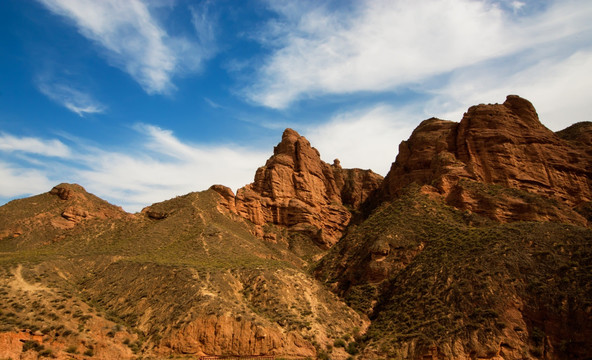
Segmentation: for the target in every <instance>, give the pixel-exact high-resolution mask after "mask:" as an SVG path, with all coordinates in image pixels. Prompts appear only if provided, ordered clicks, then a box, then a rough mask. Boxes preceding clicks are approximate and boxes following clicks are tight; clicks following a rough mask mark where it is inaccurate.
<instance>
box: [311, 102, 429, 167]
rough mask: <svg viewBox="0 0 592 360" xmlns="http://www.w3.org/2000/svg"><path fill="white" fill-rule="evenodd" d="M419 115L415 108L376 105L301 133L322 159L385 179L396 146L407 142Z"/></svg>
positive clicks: (396, 149) (419, 118) (419, 117)
mask: <svg viewBox="0 0 592 360" xmlns="http://www.w3.org/2000/svg"><path fill="white" fill-rule="evenodd" d="M421 120H424V119H423V118H422V115H421V114H420V113H419V112H418V111H417V109H411V108H408V109H395V108H393V107H392V106H388V105H383V104H381V105H377V106H374V107H371V108H367V109H364V110H358V111H353V112H345V113H341V114H338V115H336V116H334V117H333V118H332V119H331V120H330V121H329V122H327V123H325V124H323V125H320V126H313V127H310V128H308V129H306V130H305V134H304V135H305V136H306V138H307V139H308V140H310V142H311V144H312V145H313V146H314V147H316V148H317V149H318V150H319V152H320V153H321V156H322V157H323V160H325V161H326V162H329V163H331V162H332V161H333V159H336V158H337V159H339V160H340V162H341V166H342V167H344V168H362V169H371V170H372V171H374V172H376V173H379V174H381V175H383V176H385V175H386V174H387V172H388V170H389V169H390V166H391V163H392V162H394V161H395V157H396V156H397V152H398V145H399V143H400V142H401V141H403V140H407V139H408V138H409V136H410V135H411V132H412V131H413V129H414V128H415V127H416V126H417V124H419V122H420V121H421Z"/></svg>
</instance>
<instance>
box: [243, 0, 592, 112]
mask: <svg viewBox="0 0 592 360" xmlns="http://www.w3.org/2000/svg"><path fill="white" fill-rule="evenodd" d="M523 3H524V2H513V3H512V4H511V6H513V8H514V9H519V10H520V11H521V13H525V14H528V16H527V15H525V16H520V17H516V16H515V14H513V11H512V10H508V12H506V11H504V7H502V6H501V4H500V3H496V2H494V1H486V0H482V1H474V0H453V1H450V0H426V1H421V2H413V1H404V0H395V1H392V0H368V1H360V2H355V4H356V5H357V7H355V8H354V9H353V10H351V9H350V8H346V9H345V10H343V9H341V10H334V9H332V10H328V9H327V8H326V7H323V6H317V5H311V3H309V2H298V3H292V2H288V3H286V2H270V7H271V8H272V9H273V10H275V11H276V12H277V13H278V16H279V20H277V19H276V20H274V21H273V22H270V24H269V25H268V27H267V28H266V31H265V32H264V33H263V36H262V38H261V40H260V41H263V42H265V43H266V45H268V46H271V47H272V49H273V52H272V54H271V56H270V57H269V58H268V59H267V60H266V61H265V62H264V64H263V65H262V66H261V67H260V68H259V70H258V72H257V79H256V82H255V83H254V84H253V85H251V86H248V87H247V88H246V89H245V92H246V94H247V96H248V97H249V98H250V99H251V100H253V101H255V102H256V103H259V104H262V105H264V106H267V107H272V108H285V107H287V106H289V105H290V104H291V103H293V102H295V101H298V100H300V99H304V98H308V97H318V96H321V95H325V94H350V93H354V92H381V91H393V90H395V89H397V88H400V87H402V86H414V85H416V84H417V83H421V82H424V81H425V80H426V79H429V78H430V77H434V76H437V75H442V74H445V73H448V72H451V71H454V70H457V69H460V68H463V67H467V66H472V65H475V64H478V63H480V62H483V61H488V60H491V59H496V58H500V57H506V56H509V55H512V54H517V55H518V54H520V53H523V52H524V51H526V50H528V49H534V48H537V47H539V46H543V44H544V45H545V46H546V45H547V44H549V43H553V42H561V41H564V40H565V39H566V38H568V37H574V36H578V35H579V34H581V33H582V32H585V31H587V32H589V31H590V29H591V27H592V23H591V22H590V21H589V19H590V17H591V16H592V5H591V4H590V3H589V2H586V1H581V0H580V1H569V0H568V1H556V2H553V3H551V4H550V5H549V6H548V7H547V8H546V9H544V10H543V11H537V12H532V13H529V12H528V11H527V10H528V9H526V6H528V4H525V5H521V4H523Z"/></svg>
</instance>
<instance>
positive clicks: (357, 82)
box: [0, 0, 592, 211]
mask: <svg viewBox="0 0 592 360" xmlns="http://www.w3.org/2000/svg"><path fill="white" fill-rule="evenodd" d="M591 20H592V2H590V1H589V0H573V1H572V0H538V1H532V0H520V1H517V0H497V1H496V0H423V1H410V0H367V1H366V0H355V1H347V0H339V1H325V2H321V1H304V0H302V1H288V0H270V1H264V0H240V1H239V0H216V1H214V0H211V1H189V0H187V1H183V0H177V1H175V0H125V1H122V0H101V1H95V0H36V1H35V0H4V1H1V2H0V54H1V55H0V66H2V72H1V76H0V181H1V186H0V204H2V203H5V202H7V201H9V200H11V199H14V198H19V197H24V196H28V195H32V194H37V193H41V192H45V191H48V190H50V189H51V187H52V186H54V185H56V184H58V183H60V182H75V183H79V184H81V185H82V186H84V187H85V188H86V189H87V190H88V191H90V192H92V193H94V194H96V195H98V196H100V197H102V198H104V199H107V200H109V201H110V202H112V203H114V204H117V205H121V206H123V207H124V209H126V210H128V211H139V210H140V209H141V208H142V207H144V206H146V205H149V204H151V203H153V202H156V201H162V200H165V199H168V198H171V197H174V196H176V195H182V194H185V193H188V192H190V191H199V190H204V189H207V188H208V187H209V186H210V185H212V184H217V183H218V184H224V185H227V186H230V187H231V188H233V189H236V188H238V187H241V186H243V185H245V184H247V183H250V182H251V181H252V179H253V176H254V174H255V170H256V169H257V167H258V166H261V165H263V164H264V163H265V160H266V159H267V158H268V157H269V156H270V155H271V153H272V151H273V146H274V145H275V144H276V143H277V142H278V141H279V140H280V137H281V133H282V131H283V129H284V128H286V127H291V128H294V129H296V130H297V131H299V132H300V133H301V134H303V135H305V136H306V137H307V138H308V139H309V140H310V141H311V143H312V145H313V146H315V147H316V148H317V149H318V150H319V151H320V153H321V156H322V158H323V159H324V160H325V161H327V162H332V161H333V159H335V158H339V159H340V160H341V164H342V165H343V166H344V167H360V168H371V169H372V170H374V171H376V172H378V173H381V174H382V175H385V174H386V172H387V171H388V169H389V167H390V164H391V162H392V161H394V159H395V157H396V153H397V147H398V144H399V143H400V142H401V141H402V140H404V139H406V138H408V136H409V135H410V133H411V131H412V130H413V129H414V128H415V127H416V126H417V125H418V124H419V122H420V121H421V120H423V119H426V118H429V117H432V116H436V117H440V118H444V119H449V120H454V121H460V119H461V118H462V114H463V113H464V111H466V109H467V108H468V107H469V106H471V105H474V104H479V103H495V102H503V101H504V99H505V96H506V95H508V94H518V95H521V96H523V97H525V98H527V99H529V100H530V101H532V102H533V104H534V105H535V107H536V108H537V110H538V113H539V116H540V118H541V121H542V122H543V124H545V125H546V126H547V127H549V128H550V129H552V130H560V129H563V128H565V127H567V126H569V125H571V124H572V123H575V122H578V121H590V120H592V116H591V113H592V112H591V110H592V101H591V95H590V94H591V93H592V92H591V89H592V21H591Z"/></svg>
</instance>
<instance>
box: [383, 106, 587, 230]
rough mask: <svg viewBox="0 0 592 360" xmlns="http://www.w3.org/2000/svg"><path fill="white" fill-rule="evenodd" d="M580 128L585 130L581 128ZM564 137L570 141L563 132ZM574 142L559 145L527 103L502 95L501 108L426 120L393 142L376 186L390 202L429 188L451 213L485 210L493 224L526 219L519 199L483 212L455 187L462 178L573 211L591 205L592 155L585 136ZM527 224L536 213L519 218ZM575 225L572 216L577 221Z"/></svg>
mask: <svg viewBox="0 0 592 360" xmlns="http://www.w3.org/2000/svg"><path fill="white" fill-rule="evenodd" d="M580 127H583V128H584V129H586V124H585V123H584V125H583V126H580ZM571 133H577V134H585V132H582V131H572V132H571ZM559 135H561V134H559ZM564 136H566V137H569V136H568V133H567V132H566V133H564ZM574 136H576V135H571V137H574ZM578 136H580V137H579V138H577V139H575V138H574V139H573V141H566V140H563V139H562V138H561V137H560V136H558V134H555V133H553V132H552V131H550V130H549V129H547V128H546V127H545V126H543V125H542V124H541V123H540V122H539V119H538V115H537V113H536V111H535V109H534V107H533V106H532V104H531V103H530V102H529V101H527V100H525V99H522V98H520V97H518V96H515V95H510V96H508V97H507V99H506V101H505V102H504V103H503V104H493V105H492V104H490V105H477V106H473V107H471V108H469V110H468V111H467V112H466V113H465V114H464V116H463V119H462V120H461V122H460V123H455V122H451V121H445V120H439V119H435V118H432V119H428V120H425V121H423V122H422V123H421V124H420V125H419V126H418V127H417V128H416V129H415V131H414V132H413V134H412V135H411V137H410V138H409V140H407V141H403V142H402V143H401V144H400V146H399V154H398V155H397V159H396V161H395V162H394V163H393V165H392V167H391V170H390V172H389V173H388V175H387V176H386V178H385V181H384V184H383V186H382V188H383V194H384V195H385V197H386V198H389V199H392V198H394V197H395V196H397V194H399V193H400V191H401V190H402V189H403V188H404V187H405V186H406V185H408V184H410V183H413V182H415V183H417V184H420V185H428V186H432V187H433V189H435V190H436V191H437V192H438V193H439V194H441V195H443V196H445V197H448V200H449V203H451V204H453V205H455V206H457V207H461V208H463V207H465V208H467V209H469V210H473V211H478V212H489V215H490V217H492V218H495V219H497V220H502V221H503V220H504V219H510V218H514V217H515V216H521V215H523V214H521V213H523V212H527V213H528V211H529V210H528V209H524V206H523V205H524V204H523V202H522V201H521V200H519V199H507V200H508V201H503V202H501V203H499V204H488V205H489V206H490V208H489V209H487V208H484V207H483V206H481V205H483V203H484V201H483V199H481V198H480V197H479V196H478V195H477V194H475V192H474V191H470V190H469V189H467V188H466V187H463V186H462V183H461V182H459V181H460V180H463V179H467V180H471V181H474V182H478V183H484V184H497V185H501V186H503V187H505V188H513V189H519V190H524V191H527V192H530V193H534V194H540V195H543V196H545V197H548V198H552V199H555V200H558V201H560V202H561V203H562V204H567V205H569V206H577V205H579V204H582V203H587V202H590V201H591V200H592V181H591V178H592V155H591V154H590V150H589V148H588V149H586V145H585V144H586V141H589V138H588V137H589V136H588V137H586V136H585V135H578ZM574 142H576V143H577V144H574ZM586 150H587V151H586ZM512 202H513V204H512ZM504 203H505V204H504ZM486 207H487V206H486ZM504 207H505V208H504ZM502 208H504V209H502ZM531 210H532V209H531ZM545 216H547V217H550V218H556V217H557V216H559V217H560V215H557V216H555V215H552V214H551V215H549V214H547V215H544V216H543V218H544V217H545ZM523 217H524V216H523ZM530 218H532V219H538V218H536V214H529V215H527V216H525V217H524V218H523V220H525V219H530ZM582 221H584V220H583V219H582V218H579V219H577V221H576V222H579V223H581V222H582ZM584 222H585V221H584Z"/></svg>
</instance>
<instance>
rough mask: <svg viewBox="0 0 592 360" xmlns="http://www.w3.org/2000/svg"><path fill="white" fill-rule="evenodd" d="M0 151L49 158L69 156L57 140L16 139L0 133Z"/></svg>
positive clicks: (62, 144)
mask: <svg viewBox="0 0 592 360" xmlns="http://www.w3.org/2000/svg"><path fill="white" fill-rule="evenodd" d="M0 151H2V152H24V153H29V154H35V155H41V156H50V157H68V156H70V154H71V153H70V148H68V146H66V145H65V144H64V143H62V142H61V141H59V140H57V139H51V140H45V139H39V138H35V137H18V136H14V135H10V134H6V133H0Z"/></svg>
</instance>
